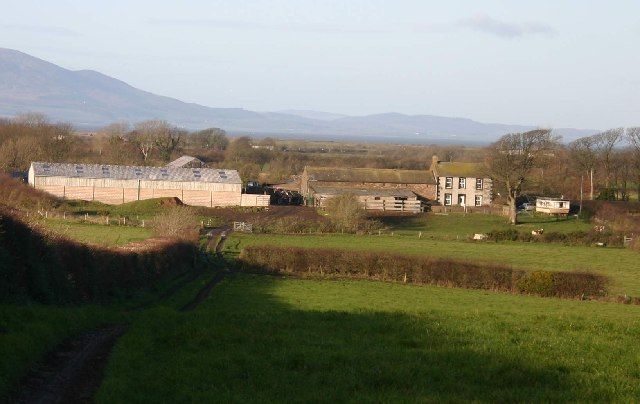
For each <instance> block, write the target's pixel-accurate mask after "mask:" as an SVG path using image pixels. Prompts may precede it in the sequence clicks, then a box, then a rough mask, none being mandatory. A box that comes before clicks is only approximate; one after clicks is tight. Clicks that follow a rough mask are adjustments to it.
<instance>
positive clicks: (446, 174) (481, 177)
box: [431, 156, 493, 206]
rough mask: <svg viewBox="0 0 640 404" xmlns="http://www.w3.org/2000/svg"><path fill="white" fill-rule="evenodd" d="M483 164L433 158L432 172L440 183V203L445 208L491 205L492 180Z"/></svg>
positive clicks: (438, 197)
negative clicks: (485, 171)
mask: <svg viewBox="0 0 640 404" xmlns="http://www.w3.org/2000/svg"><path fill="white" fill-rule="evenodd" d="M483 168H484V166H483V165H482V164H481V163H460V162H444V161H439V160H438V156H433V159H432V161H431V170H432V171H433V173H434V175H435V177H436V178H437V181H438V196H437V199H438V202H439V203H440V204H441V205H444V206H455V205H459V206H486V205H490V204H491V189H492V185H493V183H492V181H491V178H489V177H487V176H486V174H484V170H483Z"/></svg>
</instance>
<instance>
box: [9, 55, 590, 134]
mask: <svg viewBox="0 0 640 404" xmlns="http://www.w3.org/2000/svg"><path fill="white" fill-rule="evenodd" d="M28 111H37V112H42V113H44V114H46V115H48V116H50V117H51V118H53V119H55V120H62V121H69V122H72V123H73V124H75V125H76V126H79V127H97V126H101V125H105V124H108V123H111V122H114V121H120V120H126V121H130V122H135V121H141V120H145V119H154V118H160V119H166V120H168V121H171V122H173V123H175V124H177V125H180V126H184V127H187V128H190V129H200V128H204V127H211V126H216V127H221V128H224V129H225V130H227V131H229V132H232V133H248V134H252V135H261V134H263V135H264V134H275V135H277V136H280V137H309V136H313V137H329V138H331V137H339V138H344V137H350V138H352V139H353V138H360V139H367V138H369V139H371V140H378V141H380V140H393V141H397V142H411V143H431V142H443V141H447V142H452V141H453V142H473V143H482V142H486V141H488V140H492V139H495V138H497V137H498V136H500V135H502V134H504V133H507V132H513V131H522V130H527V129H531V128H533V126H520V125H506V124H498V123H481V122H476V121H473V120H471V119H464V118H450V117H441V116H432V115H404V114H399V113H384V114H375V115H366V116H346V115H340V114H333V113H327V112H320V111H309V110H285V111H280V112H253V111H248V110H245V109H241V108H211V107H206V106H203V105H198V104H193V103H186V102H183V101H180V100H177V99H174V98H170V97H165V96H160V95H156V94H152V93H150V92H147V91H143V90H140V89H137V88H135V87H132V86H130V85H129V84H127V83H125V82H123V81H120V80H118V79H115V78H112V77H109V76H106V75H104V74H102V73H99V72H96V71H93V70H78V71H73V70H68V69H65V68H63V67H60V66H57V65H55V64H52V63H49V62H47V61H45V60H42V59H38V58H36V57H33V56H30V55H27V54H25V53H22V52H19V51H16V50H12V49H2V48H0V116H13V115H15V114H18V113H22V112H28ZM593 132H594V131H589V130H577V129H558V133H559V134H562V135H564V136H565V137H566V138H567V139H573V138H575V137H579V136H584V135H587V134H591V133H593Z"/></svg>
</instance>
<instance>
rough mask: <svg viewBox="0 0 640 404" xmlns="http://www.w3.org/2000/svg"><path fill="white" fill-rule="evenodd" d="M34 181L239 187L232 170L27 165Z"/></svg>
mask: <svg viewBox="0 0 640 404" xmlns="http://www.w3.org/2000/svg"><path fill="white" fill-rule="evenodd" d="M31 166H32V167H33V171H34V175H35V176H36V177H70V178H112V179H116V180H152V181H183V182H192V181H197V182H214V183H225V184H241V183H242V181H241V180H240V174H238V172H237V171H236V170H226V169H213V168H174V167H144V166H116V165H103V164H81V163H78V164H74V163H69V164H67V163H43V162H34V163H31Z"/></svg>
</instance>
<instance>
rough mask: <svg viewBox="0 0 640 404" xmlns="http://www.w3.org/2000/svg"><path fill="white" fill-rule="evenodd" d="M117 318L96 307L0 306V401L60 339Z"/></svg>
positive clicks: (112, 312)
mask: <svg viewBox="0 0 640 404" xmlns="http://www.w3.org/2000/svg"><path fill="white" fill-rule="evenodd" d="M121 320H122V318H121V316H120V315H119V314H118V313H116V312H114V311H112V310H109V309H106V308H102V307H97V306H85V307H53V306H42V305H35V304H34V305H0V329H2V332H0V401H2V400H3V399H6V394H7V392H8V391H10V390H11V387H12V385H13V384H14V383H16V382H17V381H18V380H19V379H20V377H21V376H22V375H23V373H24V372H25V371H26V369H27V368H28V367H29V366H30V365H31V364H33V363H34V362H36V361H37V360H39V359H40V358H41V357H42V356H43V355H44V354H45V353H46V352H48V351H49V350H50V349H52V348H53V347H54V346H56V345H57V344H59V343H60V342H62V341H63V340H64V339H66V338H68V337H70V336H73V335H76V334H78V333H80V332H83V331H87V330H90V329H95V328H98V327H100V326H104V325H105V324H109V323H112V324H113V323H114V322H116V321H121Z"/></svg>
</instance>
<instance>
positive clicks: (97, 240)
mask: <svg viewBox="0 0 640 404" xmlns="http://www.w3.org/2000/svg"><path fill="white" fill-rule="evenodd" d="M44 224H45V225H46V227H48V228H50V229H51V230H53V231H54V232H56V233H59V234H62V235H64V236H66V237H69V238H71V239H73V240H76V241H79V242H81V243H88V244H95V245H100V246H104V247H113V246H120V245H124V244H128V243H131V242H135V241H142V240H145V239H148V238H149V237H151V236H153V231H152V230H151V229H149V228H146V227H132V226H117V225H110V226H107V225H100V224H91V223H81V222H74V221H69V220H62V219H47V220H46V221H44Z"/></svg>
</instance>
